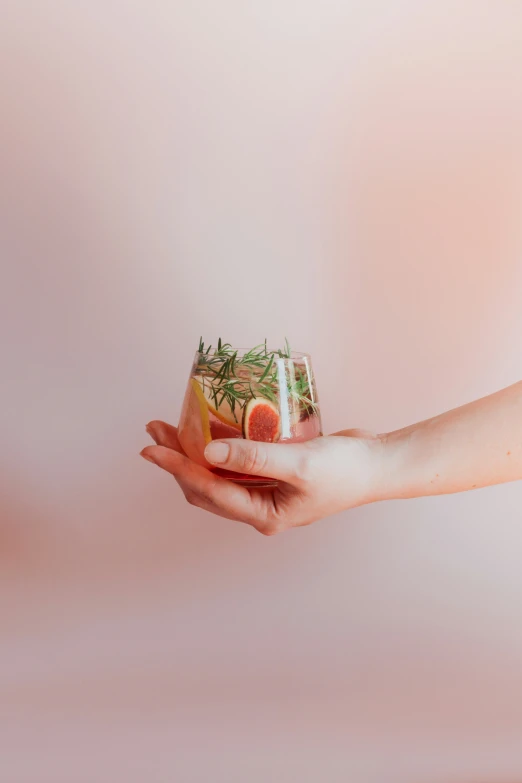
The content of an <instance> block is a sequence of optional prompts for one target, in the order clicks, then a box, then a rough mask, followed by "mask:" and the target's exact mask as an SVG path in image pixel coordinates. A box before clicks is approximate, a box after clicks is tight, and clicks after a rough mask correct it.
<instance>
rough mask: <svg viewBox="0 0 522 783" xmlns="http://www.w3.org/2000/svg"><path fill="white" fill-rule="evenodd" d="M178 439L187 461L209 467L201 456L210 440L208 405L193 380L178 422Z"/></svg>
mask: <svg viewBox="0 0 522 783" xmlns="http://www.w3.org/2000/svg"><path fill="white" fill-rule="evenodd" d="M178 438H179V442H180V443H181V446H182V448H183V451H184V452H185V454H186V455H187V457H188V458H189V459H191V460H192V461H193V462H197V464H198V465H203V466H204V467H205V468H208V467H210V464H209V463H208V462H207V460H206V459H205V457H204V456H203V454H204V451H205V446H206V445H207V443H210V441H211V440H212V435H211V433H210V421H209V418H208V405H207V401H206V399H205V395H204V394H203V391H202V389H201V386H200V384H199V383H198V381H197V380H196V379H195V378H191V379H190V381H189V385H188V388H187V393H186V396H185V401H184V404H183V411H182V413H181V418H180V422H179V428H178Z"/></svg>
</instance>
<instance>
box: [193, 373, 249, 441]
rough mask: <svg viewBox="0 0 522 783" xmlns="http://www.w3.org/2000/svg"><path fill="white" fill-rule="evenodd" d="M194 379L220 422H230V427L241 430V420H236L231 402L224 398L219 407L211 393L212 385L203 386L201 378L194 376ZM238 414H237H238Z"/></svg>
mask: <svg viewBox="0 0 522 783" xmlns="http://www.w3.org/2000/svg"><path fill="white" fill-rule="evenodd" d="M193 380H194V381H195V382H196V383H197V384H198V386H199V388H200V390H201V394H202V395H203V398H204V399H205V400H206V403H207V406H208V409H209V411H210V412H211V413H212V415H213V416H215V417H216V419H219V421H220V422H222V423H223V424H228V426H229V427H234V429H236V430H238V431H241V422H238V421H236V419H235V417H234V414H233V413H232V408H231V407H230V404H229V402H228V401H227V400H223V401H222V402H221V403H220V405H219V408H216V407H215V400H214V398H213V396H212V394H211V393H210V386H209V385H208V384H205V386H203V383H202V381H201V380H200V378H193ZM236 415H237V414H236Z"/></svg>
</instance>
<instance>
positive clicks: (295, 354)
mask: <svg viewBox="0 0 522 783" xmlns="http://www.w3.org/2000/svg"><path fill="white" fill-rule="evenodd" d="M251 350H252V349H251V348H233V351H234V352H236V351H237V355H238V356H244V355H245V354H246V353H248V352H249V351H251ZM278 350H280V349H279V348H275V349H272V348H267V353H268V355H269V357H270V356H272V355H273V356H274V361H283V362H288V361H291V360H294V359H307V360H308V361H310V362H311V361H312V356H311V354H309V353H306V352H305V351H290V356H278V355H277V352H278ZM195 356H196V357H198V356H214V353H213V352H210V353H208V354H207V352H206V351H196V353H195ZM263 358H264V357H263Z"/></svg>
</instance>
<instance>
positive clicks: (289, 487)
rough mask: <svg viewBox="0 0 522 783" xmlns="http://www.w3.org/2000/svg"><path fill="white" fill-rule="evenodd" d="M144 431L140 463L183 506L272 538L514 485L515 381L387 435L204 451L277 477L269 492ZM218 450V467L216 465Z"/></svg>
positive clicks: (520, 475) (217, 444) (520, 435)
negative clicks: (148, 442)
mask: <svg viewBox="0 0 522 783" xmlns="http://www.w3.org/2000/svg"><path fill="white" fill-rule="evenodd" d="M147 432H148V433H149V435H151V437H152V439H153V440H154V441H155V442H156V444H157V445H155V446H147V447H146V448H144V449H143V451H142V452H141V456H143V457H144V458H145V459H147V460H149V461H150V462H153V463H154V464H156V465H158V466H159V467H160V468H163V470H165V471H166V472H167V473H170V474H172V475H173V476H174V478H175V479H176V481H177V482H178V484H179V485H180V487H181V489H182V491H183V493H184V495H185V497H186V499H187V501H188V502H189V503H190V504H192V505H194V506H198V507H200V508H203V509H205V510H206V511H209V512H211V513H212V514H216V515H218V516H221V517H225V518H226V519H233V520H236V521H238V522H245V523H247V524H248V525H251V526H252V527H254V528H255V529H256V530H258V531H259V532H260V533H262V534H264V535H274V534H275V533H279V532H282V531H284V530H287V529H289V528H292V527H299V526H301V525H309V524H311V523H312V522H316V521H317V520H319V519H322V518H324V517H327V516H330V515H331V514H335V513H337V512H339V511H344V510H347V509H350V508H355V507H356V506H362V505H365V504H367V503H373V502H376V501H381V500H392V499H399V498H415V497H423V496H427V495H442V494H449V493H455V492H464V491H467V490H471V489H477V488H480V487H486V486H490V485H493V484H502V483H505V482H508V481H516V480H518V479H522V382H520V383H516V384H514V385H513V386H509V387H508V388H506V389H503V390H502V391H499V392H496V393H495V394H491V395H490V396H488V397H484V398H482V399H480V400H476V401H475V402H472V403H469V404H468V405H464V406H462V407H460V408H455V409H454V410H451V411H448V412H446V413H443V414H442V415H440V416H436V417H435V418H432V419H428V420H426V421H422V422H419V423H418V424H413V425H412V426H410V427H406V428H405V429H401V430H396V431H394V432H390V433H386V434H381V435H374V434H372V433H370V432H367V431H365V430H342V431H341V432H336V433H333V434H332V435H328V436H326V437H321V438H316V439H314V440H311V441H308V442H307V443H299V444H281V443H279V444H278V443H256V442H254V441H248V440H243V439H226V440H220V441H213V442H212V443H211V444H209V445H208V446H207V449H206V452H205V456H206V458H207V459H208V461H209V462H211V463H213V464H215V465H216V466H219V467H223V468H226V469H227V470H236V471H239V472H242V473H249V474H252V475H257V476H265V477H271V478H277V479H278V480H279V484H278V486H277V487H275V488H263V489H255V488H246V487H243V486H239V485H237V484H234V483H233V482H231V481H228V480H227V479H223V478H220V477H218V476H216V475H214V474H213V473H212V472H211V471H209V470H207V469H206V468H203V467H201V466H199V465H196V464H195V463H193V462H191V461H190V460H189V459H188V458H187V457H186V456H185V454H184V453H183V449H182V448H181V446H180V444H179V441H178V437H177V430H176V427H173V426H172V425H170V424H166V423H165V422H162V421H152V422H150V423H149V424H148V425H147ZM227 446H228V449H227V448H226V447H227ZM220 451H221V457H223V455H225V453H226V454H227V456H225V461H219V462H218V461H217V458H218V456H219V452H220ZM213 455H214V456H213Z"/></svg>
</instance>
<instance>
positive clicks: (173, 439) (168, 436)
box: [145, 421, 185, 454]
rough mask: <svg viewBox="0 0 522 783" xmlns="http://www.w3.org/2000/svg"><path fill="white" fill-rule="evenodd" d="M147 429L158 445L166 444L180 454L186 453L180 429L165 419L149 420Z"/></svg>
mask: <svg viewBox="0 0 522 783" xmlns="http://www.w3.org/2000/svg"><path fill="white" fill-rule="evenodd" d="M145 429H146V430H147V432H148V434H149V435H150V437H151V438H152V440H153V441H154V442H155V443H156V444H157V445H158V446H166V447H167V448H168V449H174V451H178V452H179V453H180V454H184V453H185V452H184V451H183V449H182V447H181V444H180V442H179V439H178V430H177V429H176V427H173V426H172V424H167V423H166V422H165V421H149V423H148V424H147V426H146V427H145Z"/></svg>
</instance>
